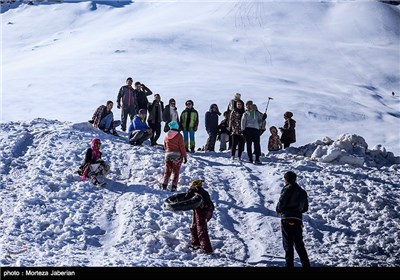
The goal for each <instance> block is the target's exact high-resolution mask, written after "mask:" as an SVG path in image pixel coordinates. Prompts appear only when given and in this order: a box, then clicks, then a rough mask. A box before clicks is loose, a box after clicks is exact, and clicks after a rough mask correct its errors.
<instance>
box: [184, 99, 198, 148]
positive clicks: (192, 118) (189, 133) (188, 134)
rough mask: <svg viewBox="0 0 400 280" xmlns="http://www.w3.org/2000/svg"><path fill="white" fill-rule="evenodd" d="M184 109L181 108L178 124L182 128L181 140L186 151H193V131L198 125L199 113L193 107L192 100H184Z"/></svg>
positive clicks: (194, 144)
mask: <svg viewBox="0 0 400 280" xmlns="http://www.w3.org/2000/svg"><path fill="white" fill-rule="evenodd" d="M185 105H186V109H185V110H183V112H182V114H181V117H180V124H181V127H182V130H183V140H184V142H185V148H186V151H189V148H190V152H191V153H194V149H195V146H196V142H195V140H194V136H195V132H196V131H197V128H198V126H199V114H198V112H197V111H196V110H195V109H194V108H193V105H194V104H193V101H192V100H187V101H186V102H185Z"/></svg>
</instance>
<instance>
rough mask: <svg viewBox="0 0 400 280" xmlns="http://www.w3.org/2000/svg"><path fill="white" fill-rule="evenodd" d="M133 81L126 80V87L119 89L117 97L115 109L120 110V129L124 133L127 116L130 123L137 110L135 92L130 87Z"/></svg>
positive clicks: (130, 79)
mask: <svg viewBox="0 0 400 280" xmlns="http://www.w3.org/2000/svg"><path fill="white" fill-rule="evenodd" d="M132 83H133V79H132V78H131V77H129V78H127V79H126V85H125V86H122V87H121V88H120V89H119V92H118V96H117V108H118V109H121V129H122V131H126V120H127V119H128V115H129V118H130V120H131V121H132V120H133V118H134V117H135V115H136V113H137V110H138V100H137V95H136V91H135V90H134V88H133V87H132Z"/></svg>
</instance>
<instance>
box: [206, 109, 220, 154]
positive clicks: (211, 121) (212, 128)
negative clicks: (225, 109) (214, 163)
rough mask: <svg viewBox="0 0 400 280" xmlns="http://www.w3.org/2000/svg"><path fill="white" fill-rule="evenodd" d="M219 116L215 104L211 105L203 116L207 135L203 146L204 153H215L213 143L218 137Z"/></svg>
mask: <svg viewBox="0 0 400 280" xmlns="http://www.w3.org/2000/svg"><path fill="white" fill-rule="evenodd" d="M220 115H221V113H220V112H219V110H218V106H217V104H211V106H210V110H209V111H208V112H206V115H205V125H206V131H207V134H208V138H207V142H206V145H205V146H204V150H205V151H210V152H214V151H215V142H216V141H217V136H218V117H219V116H220Z"/></svg>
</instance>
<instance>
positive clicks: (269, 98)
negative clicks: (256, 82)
mask: <svg viewBox="0 0 400 280" xmlns="http://www.w3.org/2000/svg"><path fill="white" fill-rule="evenodd" d="M271 99H273V98H272V97H268V102H267V107H266V108H265V113H267V110H268V105H269V101H270V100H271Z"/></svg>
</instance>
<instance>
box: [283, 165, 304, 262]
mask: <svg viewBox="0 0 400 280" xmlns="http://www.w3.org/2000/svg"><path fill="white" fill-rule="evenodd" d="M296 177H297V176H296V173H294V172H292V171H289V172H286V173H285V175H284V180H285V186H284V187H283V189H282V191H281V196H280V197H279V202H278V204H277V205H276V213H277V214H278V215H280V216H281V227H282V241H283V249H284V250H285V260H286V267H293V266H294V264H293V261H294V250H293V245H294V247H295V248H296V252H297V254H298V255H299V257H300V261H301V264H302V266H303V267H310V261H309V259H308V255H307V251H306V249H305V247H304V242H303V219H302V216H303V215H302V214H303V213H304V212H307V211H308V197H307V192H306V191H305V190H303V189H302V188H301V187H300V186H299V185H298V184H297V183H296Z"/></svg>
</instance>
